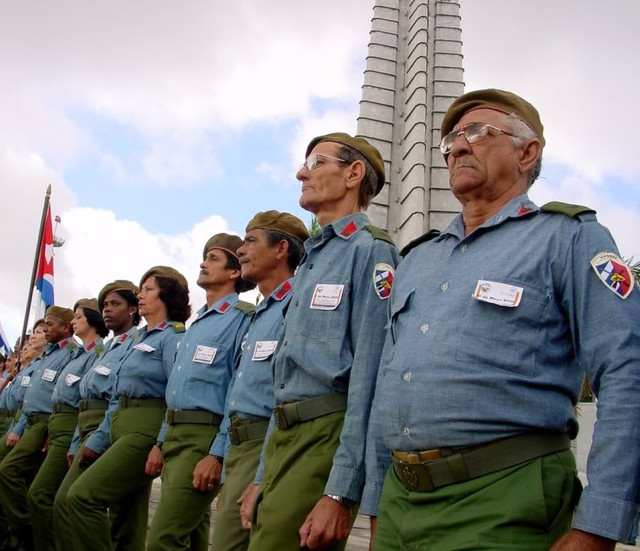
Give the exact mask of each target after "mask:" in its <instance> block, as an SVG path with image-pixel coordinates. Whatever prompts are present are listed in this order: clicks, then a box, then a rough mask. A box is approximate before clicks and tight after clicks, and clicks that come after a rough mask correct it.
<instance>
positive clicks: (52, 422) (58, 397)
mask: <svg viewBox="0 0 640 551" xmlns="http://www.w3.org/2000/svg"><path fill="white" fill-rule="evenodd" d="M73 311H74V316H73V320H72V321H71V326H72V327H73V332H74V334H75V336H76V337H77V338H78V339H80V340H81V341H82V346H78V347H77V348H76V351H75V353H74V354H73V356H72V358H71V360H70V361H69V363H67V365H65V366H64V367H63V368H62V369H61V370H60V371H58V374H57V375H56V376H55V379H54V380H53V381H51V382H50V383H48V385H47V386H46V387H45V388H44V389H43V390H45V391H46V393H47V394H48V396H49V400H50V402H51V410H52V414H51V415H50V416H49V421H48V426H47V444H46V457H45V459H44V461H43V463H42V465H41V466H40V469H39V470H38V474H37V475H36V477H35V479H34V480H33V482H32V483H31V486H30V488H29V491H28V493H27V503H28V505H29V513H30V521H31V525H32V529H33V545H34V549H36V551H45V550H53V549H54V548H55V547H54V534H53V501H54V499H55V496H56V492H57V491H58V488H59V486H60V484H61V483H62V480H63V479H64V477H65V475H66V473H67V470H68V468H69V465H68V464H67V451H68V449H69V444H70V443H71V439H72V437H73V433H74V430H75V427H76V424H77V418H78V407H79V404H80V390H79V385H78V383H79V382H80V380H81V379H82V377H83V376H84V375H85V373H86V372H87V371H88V370H89V369H90V368H91V366H92V365H93V363H94V362H95V360H96V356H97V354H100V353H102V338H103V337H106V336H107V334H108V333H109V331H108V329H107V328H106V326H105V324H104V321H103V319H102V316H101V315H100V312H99V310H98V301H97V300H96V299H87V298H85V299H81V300H79V301H77V302H76V303H75V305H74V306H73ZM43 385H44V384H43ZM51 387H52V388H51ZM29 397H30V394H27V397H26V398H25V400H26V399H29ZM43 397H44V393H43ZM38 409H39V410H42V409H43V408H41V407H38ZM68 546H69V542H67V543H66V546H64V545H63V546H62V547H59V551H62V550H63V549H65V548H66V549H68Z"/></svg>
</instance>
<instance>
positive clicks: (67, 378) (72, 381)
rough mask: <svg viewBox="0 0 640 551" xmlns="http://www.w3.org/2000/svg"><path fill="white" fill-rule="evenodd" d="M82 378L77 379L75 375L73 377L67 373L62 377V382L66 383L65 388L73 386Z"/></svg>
mask: <svg viewBox="0 0 640 551" xmlns="http://www.w3.org/2000/svg"><path fill="white" fill-rule="evenodd" d="M81 378H82V377H78V376H77V375H74V374H73V373H67V374H66V375H65V377H64V382H65V383H66V385H67V386H73V385H75V384H76V383H77V382H78V381H79V380H80V379H81Z"/></svg>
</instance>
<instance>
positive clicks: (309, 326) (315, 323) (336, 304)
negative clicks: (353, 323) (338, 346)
mask: <svg viewBox="0 0 640 551" xmlns="http://www.w3.org/2000/svg"><path fill="white" fill-rule="evenodd" d="M350 299H351V297H350V287H349V284H347V283H319V284H317V285H316V286H315V288H314V289H313V290H312V293H311V294H310V296H300V297H294V298H293V301H294V305H295V306H296V307H297V308H301V309H302V311H301V312H299V314H300V315H299V317H298V319H299V326H298V329H299V331H300V334H301V335H303V336H305V337H308V338H309V339H314V340H325V339H337V338H343V337H344V335H345V334H346V332H347V327H348V323H349V312H350V308H349V303H350Z"/></svg>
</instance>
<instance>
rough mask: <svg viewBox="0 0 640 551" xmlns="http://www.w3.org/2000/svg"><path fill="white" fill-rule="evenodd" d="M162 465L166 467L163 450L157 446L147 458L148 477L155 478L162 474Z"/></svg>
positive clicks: (146, 472)
mask: <svg viewBox="0 0 640 551" xmlns="http://www.w3.org/2000/svg"><path fill="white" fill-rule="evenodd" d="M162 465H164V459H163V457H162V450H161V449H160V448H159V447H158V446H157V445H156V446H153V447H152V448H151V450H150V451H149V455H148V456H147V463H146V464H145V466H144V472H145V474H146V475H147V476H152V477H153V478H155V477H156V476H158V475H159V474H160V473H161V472H162Z"/></svg>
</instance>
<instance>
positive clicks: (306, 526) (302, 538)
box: [298, 519, 311, 547]
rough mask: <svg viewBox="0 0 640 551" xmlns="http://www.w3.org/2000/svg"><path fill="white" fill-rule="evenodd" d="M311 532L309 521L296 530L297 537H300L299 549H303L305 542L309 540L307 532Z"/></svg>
mask: <svg viewBox="0 0 640 551" xmlns="http://www.w3.org/2000/svg"><path fill="white" fill-rule="evenodd" d="M310 530H311V521H310V520H309V519H307V520H305V521H304V523H303V524H302V526H301V527H300V530H298V535H299V536H300V547H304V546H305V545H307V540H308V538H309V532H310Z"/></svg>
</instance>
